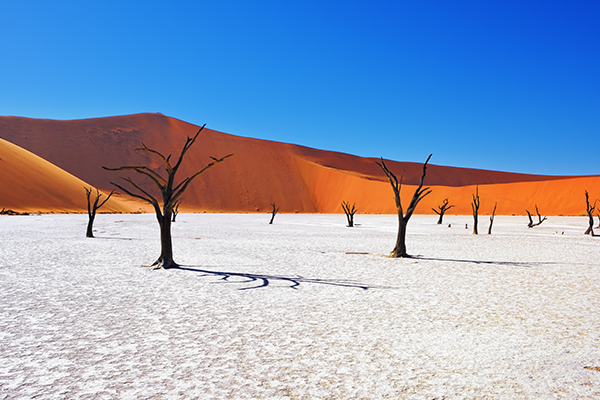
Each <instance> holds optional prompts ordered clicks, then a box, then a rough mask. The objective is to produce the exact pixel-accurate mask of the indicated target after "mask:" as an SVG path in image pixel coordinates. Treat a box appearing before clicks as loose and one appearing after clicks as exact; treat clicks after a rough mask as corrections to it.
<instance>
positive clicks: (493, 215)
mask: <svg viewBox="0 0 600 400" xmlns="http://www.w3.org/2000/svg"><path fill="white" fill-rule="evenodd" d="M497 205H498V202H496V203H495V204H494V211H492V215H490V227H489V228H488V235H491V234H492V225H494V217H495V216H496V206H497Z"/></svg>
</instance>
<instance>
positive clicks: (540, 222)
mask: <svg viewBox="0 0 600 400" xmlns="http://www.w3.org/2000/svg"><path fill="white" fill-rule="evenodd" d="M525 211H527V210H525ZM535 212H536V213H537V215H538V222H536V223H534V222H533V219H532V218H531V213H530V212H529V211H527V216H528V217H529V223H528V224H527V227H528V228H533V227H534V226H538V225H541V224H542V222H544V221H545V220H547V219H548V217H544V218H542V216H541V215H540V212H539V211H538V206H537V204H536V205H535Z"/></svg>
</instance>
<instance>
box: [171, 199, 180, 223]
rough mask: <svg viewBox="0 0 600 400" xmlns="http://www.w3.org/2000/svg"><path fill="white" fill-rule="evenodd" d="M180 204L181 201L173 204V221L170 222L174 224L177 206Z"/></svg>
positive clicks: (177, 210)
mask: <svg viewBox="0 0 600 400" xmlns="http://www.w3.org/2000/svg"><path fill="white" fill-rule="evenodd" d="M180 204H181V201H179V200H178V201H176V202H175V204H173V219H172V220H171V222H175V218H177V214H179V205H180Z"/></svg>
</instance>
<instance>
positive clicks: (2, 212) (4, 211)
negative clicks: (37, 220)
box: [0, 208, 20, 215]
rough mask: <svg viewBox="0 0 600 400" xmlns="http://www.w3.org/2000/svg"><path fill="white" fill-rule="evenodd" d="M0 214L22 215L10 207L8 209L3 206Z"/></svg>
mask: <svg viewBox="0 0 600 400" xmlns="http://www.w3.org/2000/svg"><path fill="white" fill-rule="evenodd" d="M0 215H20V213H19V212H17V211H14V210H11V209H10V208H9V209H8V210H7V209H6V208H3V209H2V210H1V211H0Z"/></svg>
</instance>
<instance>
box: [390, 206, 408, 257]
mask: <svg viewBox="0 0 600 400" xmlns="http://www.w3.org/2000/svg"><path fill="white" fill-rule="evenodd" d="M406 225H407V223H406V220H405V219H404V218H402V217H401V216H398V237H397V239H396V247H394V250H393V251H392V257H394V258H399V257H409V255H408V254H407V253H406Z"/></svg>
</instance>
